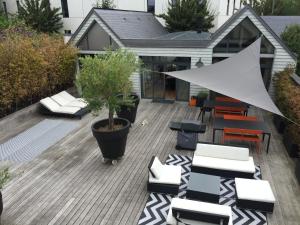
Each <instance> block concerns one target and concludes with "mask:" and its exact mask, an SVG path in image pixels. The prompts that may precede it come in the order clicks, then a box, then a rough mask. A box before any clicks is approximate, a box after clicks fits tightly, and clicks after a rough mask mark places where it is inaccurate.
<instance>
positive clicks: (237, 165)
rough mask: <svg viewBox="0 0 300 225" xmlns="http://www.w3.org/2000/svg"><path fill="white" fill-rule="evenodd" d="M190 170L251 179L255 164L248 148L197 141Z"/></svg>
mask: <svg viewBox="0 0 300 225" xmlns="http://www.w3.org/2000/svg"><path fill="white" fill-rule="evenodd" d="M192 172H197V173H204V174H211V175H216V176H221V177H230V178H234V177H242V178H252V179H253V178H254V177H253V176H254V173H255V165H254V162H253V158H252V157H250V156H249V149H248V148H241V147H233V146H225V145H215V144H202V143H198V144H197V148H196V151H195V153H194V157H193V161H192Z"/></svg>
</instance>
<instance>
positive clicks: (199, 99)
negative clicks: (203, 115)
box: [196, 96, 207, 107]
mask: <svg viewBox="0 0 300 225" xmlns="http://www.w3.org/2000/svg"><path fill="white" fill-rule="evenodd" d="M196 99H197V102H196V106H197V107H202V106H203V104H204V101H205V100H206V99H207V97H205V98H204V97H203V98H201V97H198V96H197V97H196Z"/></svg>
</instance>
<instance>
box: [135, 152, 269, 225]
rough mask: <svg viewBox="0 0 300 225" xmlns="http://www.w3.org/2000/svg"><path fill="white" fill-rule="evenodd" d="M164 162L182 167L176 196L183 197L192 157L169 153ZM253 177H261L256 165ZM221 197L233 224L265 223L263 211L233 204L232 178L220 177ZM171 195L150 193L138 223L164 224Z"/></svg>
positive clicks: (252, 224)
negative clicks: (229, 212) (230, 211)
mask: <svg viewBox="0 0 300 225" xmlns="http://www.w3.org/2000/svg"><path fill="white" fill-rule="evenodd" d="M166 164H168V165H180V166H181V167H182V174H181V185H180V187H179V193H178V197H180V198H185V194H186V188H187V184H188V179H189V175H190V171H191V164H192V158H191V157H188V156H182V155H175V154H171V155H169V156H168V158H167V161H166ZM254 177H255V179H261V172H260V168H259V167H256V173H255V175H254ZM220 192H221V197H220V200H219V203H220V204H221V205H228V206H231V207H232V216H233V224H234V225H243V224H247V225H266V224H267V217H266V214H265V213H262V212H258V211H255V210H244V209H239V208H237V207H236V206H235V184H234V179H225V178H221V184H220ZM172 197H173V196H171V195H167V194H159V193H150V196H149V198H148V200H147V203H146V206H145V208H144V210H143V212H142V215H141V217H140V219H139V222H138V225H166V218H167V215H168V211H169V208H170V203H171V199H172Z"/></svg>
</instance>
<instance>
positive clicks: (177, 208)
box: [167, 198, 232, 225]
mask: <svg viewBox="0 0 300 225" xmlns="http://www.w3.org/2000/svg"><path fill="white" fill-rule="evenodd" d="M167 224H168V225H177V224H190V225H194V224H205V225H208V224H223V225H232V211H231V207H230V206H226V205H219V204H214V203H208V202H201V201H194V200H188V199H181V198H173V199H172V201H171V206H170V209H169V212H168V216H167Z"/></svg>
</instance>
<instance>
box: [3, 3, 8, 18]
mask: <svg viewBox="0 0 300 225" xmlns="http://www.w3.org/2000/svg"><path fill="white" fill-rule="evenodd" d="M3 12H4V15H5V17H8V13H7V7H6V2H3Z"/></svg>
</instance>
